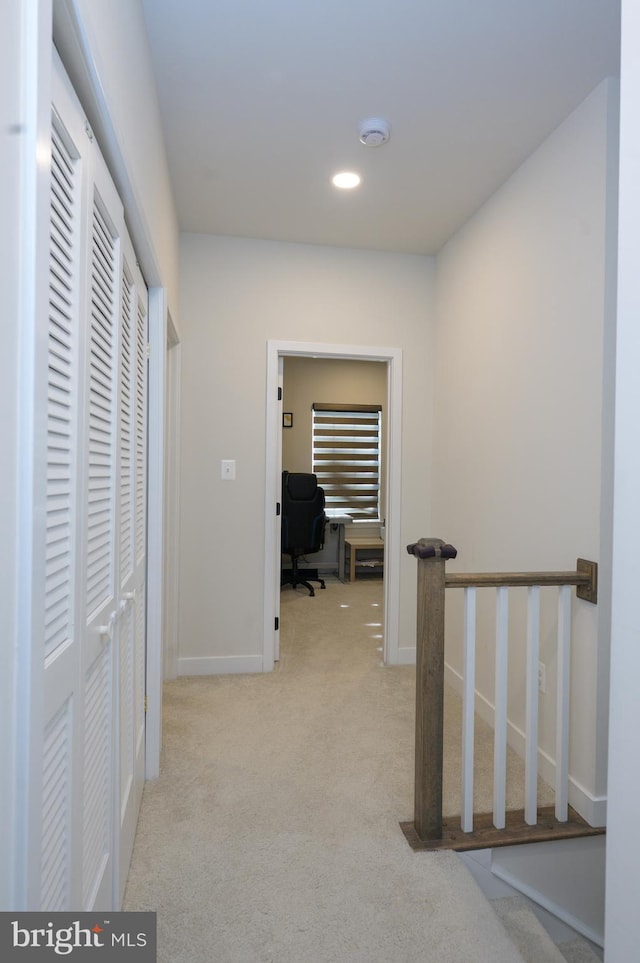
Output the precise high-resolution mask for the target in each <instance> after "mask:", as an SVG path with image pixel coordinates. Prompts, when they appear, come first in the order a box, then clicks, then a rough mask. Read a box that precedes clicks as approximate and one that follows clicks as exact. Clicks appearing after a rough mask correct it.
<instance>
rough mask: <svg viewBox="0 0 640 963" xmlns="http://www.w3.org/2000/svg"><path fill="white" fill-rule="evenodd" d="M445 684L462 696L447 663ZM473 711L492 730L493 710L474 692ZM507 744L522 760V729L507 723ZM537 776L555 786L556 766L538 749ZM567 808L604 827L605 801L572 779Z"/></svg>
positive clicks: (459, 679) (454, 672)
mask: <svg viewBox="0 0 640 963" xmlns="http://www.w3.org/2000/svg"><path fill="white" fill-rule="evenodd" d="M444 672H445V683H446V684H447V685H450V686H451V688H452V689H453V690H454V691H455V692H457V693H458V695H462V676H461V675H460V673H459V672H458V671H457V670H456V669H454V668H453V667H452V666H451V665H449V663H445V669H444ZM475 694H476V705H475V709H476V712H477V713H478V715H479V716H480V718H481V719H483V720H484V722H486V723H487V724H488V725H489V726H491V728H492V729H493V718H494V712H495V707H494V705H493V703H491V702H490V701H489V700H488V699H487V698H486V697H485V696H484V695H482V693H481V692H478V690H477V689H476V690H475ZM507 743H508V744H509V746H510V747H511V748H512V749H513V751H514V752H516V753H517V754H518V755H519V756H520V758H522V759H524V754H525V735H524V732H523V731H522V729H520V728H519V727H518V726H516V725H514V723H513V722H510V721H509V720H507ZM538 772H539V774H540V776H541V777H542V778H543V779H544V780H545V782H547V783H548V784H549V785H550V786H553V785H554V783H555V777H556V764H555V760H554V759H552V758H551V756H550V755H549V754H548V753H546V752H544V751H543V750H542V749H539V750H538ZM569 804H570V805H571V806H573V808H574V809H575V810H576V812H578V813H580V815H581V816H582V818H583V819H586V821H587V822H588V823H589V825H590V826H606V824H607V797H606V796H594V795H593V794H592V793H590V792H589V791H588V790H587V789H586V788H585V787H584V786H582V785H581V784H580V783H579V782H578V781H577V780H576V779H574V777H573V776H569Z"/></svg>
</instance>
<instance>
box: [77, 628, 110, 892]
mask: <svg viewBox="0 0 640 963" xmlns="http://www.w3.org/2000/svg"><path fill="white" fill-rule="evenodd" d="M84 710H85V734H84V788H85V793H84V805H83V833H82V842H83V897H84V905H90V903H91V899H92V896H93V891H94V889H95V887H96V885H97V883H98V881H99V879H100V876H101V874H102V870H103V864H104V862H105V860H106V859H107V858H108V855H109V852H110V819H109V810H110V800H111V790H110V755H111V712H112V707H111V645H110V644H107V645H105V647H104V649H103V651H102V653H101V655H100V656H99V657H98V658H97V659H96V660H95V662H94V664H93V666H92V668H91V670H90V672H89V674H88V676H87V678H86V680H85V696H84Z"/></svg>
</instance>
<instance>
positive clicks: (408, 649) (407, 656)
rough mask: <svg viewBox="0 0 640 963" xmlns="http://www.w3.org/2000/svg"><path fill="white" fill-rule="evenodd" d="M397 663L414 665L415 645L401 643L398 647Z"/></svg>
mask: <svg viewBox="0 0 640 963" xmlns="http://www.w3.org/2000/svg"><path fill="white" fill-rule="evenodd" d="M396 664H397V665H415V664H416V647H415V645H401V646H400V647H399V649H398V661H397V663H396Z"/></svg>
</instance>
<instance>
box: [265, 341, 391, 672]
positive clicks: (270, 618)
mask: <svg viewBox="0 0 640 963" xmlns="http://www.w3.org/2000/svg"><path fill="white" fill-rule="evenodd" d="M267 348H268V350H267V399H268V401H267V418H266V434H267V437H266V484H265V492H266V496H265V512H266V520H267V524H266V526H265V595H264V597H265V621H264V647H263V671H265V672H269V671H271V670H272V669H273V665H274V660H275V659H276V658H277V654H278V635H277V633H278V631H279V616H280V518H279V516H278V507H277V506H278V504H279V501H280V484H281V472H282V468H283V462H282V428H281V425H282V412H283V405H282V385H283V371H284V359H285V358H289V357H295V358H313V359H316V360H317V361H319V360H322V359H334V360H349V361H369V362H382V363H383V364H384V365H385V369H386V413H387V417H386V420H385V421H386V446H385V458H384V465H383V471H384V474H385V496H386V497H385V506H384V511H385V516H384V517H385V519H386V524H385V544H384V573H385V579H384V647H383V658H384V661H385V662H386V663H387V664H397V662H398V621H399V570H400V437H401V414H402V404H401V400H402V352H401V350H400V349H398V348H375V347H369V346H366V347H360V346H350V345H326V344H306V343H299V342H276V341H270V342H268V346H267ZM290 470H291V469H290Z"/></svg>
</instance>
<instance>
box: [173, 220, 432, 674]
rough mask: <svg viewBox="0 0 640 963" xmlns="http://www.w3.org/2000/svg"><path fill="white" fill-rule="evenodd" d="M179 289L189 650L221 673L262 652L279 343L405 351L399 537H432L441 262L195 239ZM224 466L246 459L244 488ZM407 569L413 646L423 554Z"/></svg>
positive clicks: (404, 603) (405, 605) (187, 245)
mask: <svg viewBox="0 0 640 963" xmlns="http://www.w3.org/2000/svg"><path fill="white" fill-rule="evenodd" d="M180 286H181V304H180V311H181V322H182V337H183V341H182V362H183V370H182V421H181V432H182V492H181V494H182V512H181V519H180V531H181V551H180V566H181V567H180V656H181V658H185V657H192V658H194V657H197V658H207V657H209V658H212V660H213V659H216V658H217V659H219V660H222V661H221V662H220V665H223V664H224V660H228V659H233V658H236V657H241V656H257V655H261V653H262V644H263V610H264V598H263V579H264V574H263V573H264V526H265V519H264V484H265V478H264V471H265V468H264V466H265V385H266V363H267V352H266V346H267V340H269V339H275V340H291V341H307V342H310V341H313V342H323V343H324V342H326V343H330V344H358V345H373V346H385V347H397V348H402V349H403V351H404V358H403V376H404V402H403V419H404V421H403V456H402V506H403V509H402V519H401V532H402V539H403V541H405V542H407V543H408V542H410V541H414V540H415V539H416V538H419V537H420V536H422V535H425V534H428V532H429V530H430V515H429V503H430V483H431V465H430V459H429V453H430V448H431V410H430V396H431V381H432V379H431V356H432V352H431V344H430V331H431V323H432V308H433V261H432V259H430V258H426V257H417V256H410V255H394V254H383V253H379V252H369V251H358V250H349V249H338V248H330V247H316V246H312V245H297V244H285V243H278V242H270V241H252V240H241V239H234V238H220V237H207V236H202V235H184V236H183V237H182V240H181V271H180ZM223 458H234V459H236V461H237V480H236V481H235V482H226V481H225V482H223V481H221V479H220V460H221V459H223ZM412 562H413V564H412ZM402 566H403V568H402V578H401V600H400V607H401V616H400V645H401V646H411V645H414V644H415V618H416V615H415V583H416V572H415V560H413V559H410V558H409V556H406V557H404V558H403V561H402ZM214 666H215V663H214V662H212V671H215V668H214Z"/></svg>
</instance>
